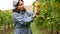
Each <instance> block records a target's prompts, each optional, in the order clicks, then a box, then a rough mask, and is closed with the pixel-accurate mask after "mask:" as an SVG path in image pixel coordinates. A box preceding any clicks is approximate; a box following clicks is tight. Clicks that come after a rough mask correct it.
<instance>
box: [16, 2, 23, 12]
mask: <svg viewBox="0 0 60 34" xmlns="http://www.w3.org/2000/svg"><path fill="white" fill-rule="evenodd" d="M17 9H18V10H20V11H22V10H23V9H24V2H23V1H19V5H18V6H17Z"/></svg>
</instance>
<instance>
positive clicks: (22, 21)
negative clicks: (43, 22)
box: [12, 13, 33, 25]
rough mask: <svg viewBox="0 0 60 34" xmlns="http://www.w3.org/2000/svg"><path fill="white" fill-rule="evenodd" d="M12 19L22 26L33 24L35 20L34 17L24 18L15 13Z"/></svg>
mask: <svg viewBox="0 0 60 34" xmlns="http://www.w3.org/2000/svg"><path fill="white" fill-rule="evenodd" d="M12 18H13V20H14V21H15V22H18V23H20V24H21V25H28V24H30V23H31V22H33V18H32V17H28V18H23V17H22V16H21V15H20V16H17V14H15V13H14V14H13V16H12Z"/></svg>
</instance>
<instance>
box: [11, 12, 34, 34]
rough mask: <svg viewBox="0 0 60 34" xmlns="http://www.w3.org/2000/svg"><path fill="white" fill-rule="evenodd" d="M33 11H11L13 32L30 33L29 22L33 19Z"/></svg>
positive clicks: (15, 33)
mask: <svg viewBox="0 0 60 34" xmlns="http://www.w3.org/2000/svg"><path fill="white" fill-rule="evenodd" d="M33 14H34V13H33V12H29V11H26V12H23V13H17V12H13V14H12V19H13V22H14V27H15V31H14V34H32V33H31V29H30V24H31V22H33V21H34V18H33V17H32V16H33Z"/></svg>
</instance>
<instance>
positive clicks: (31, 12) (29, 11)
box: [26, 10, 34, 13]
mask: <svg viewBox="0 0 60 34" xmlns="http://www.w3.org/2000/svg"><path fill="white" fill-rule="evenodd" d="M26 12H27V13H34V12H33V11H28V10H26Z"/></svg>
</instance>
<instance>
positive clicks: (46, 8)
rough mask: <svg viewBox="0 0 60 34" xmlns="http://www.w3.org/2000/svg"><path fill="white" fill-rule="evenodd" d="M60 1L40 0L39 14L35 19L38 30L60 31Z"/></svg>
mask: <svg viewBox="0 0 60 34" xmlns="http://www.w3.org/2000/svg"><path fill="white" fill-rule="evenodd" d="M59 1H60V0H41V1H40V14H39V15H38V16H37V18H35V21H34V22H35V23H36V26H37V27H39V28H40V29H44V28H47V29H48V30H52V28H53V29H55V30H58V31H60V2H59Z"/></svg>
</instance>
